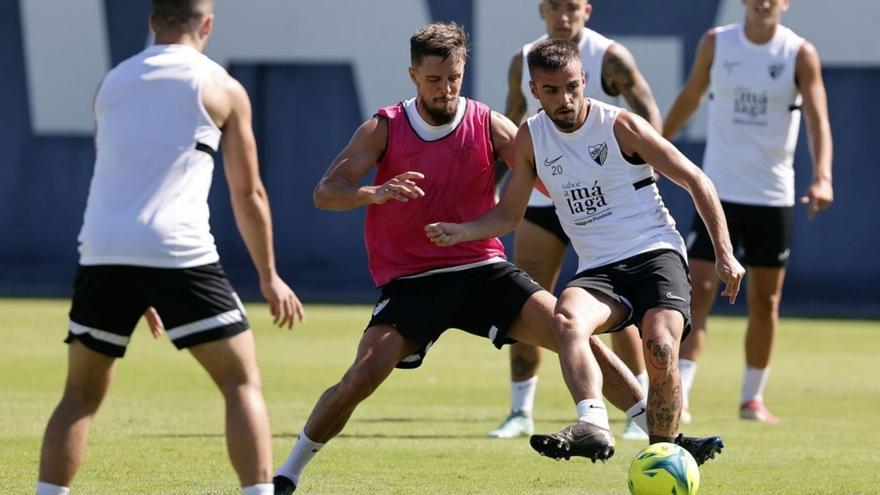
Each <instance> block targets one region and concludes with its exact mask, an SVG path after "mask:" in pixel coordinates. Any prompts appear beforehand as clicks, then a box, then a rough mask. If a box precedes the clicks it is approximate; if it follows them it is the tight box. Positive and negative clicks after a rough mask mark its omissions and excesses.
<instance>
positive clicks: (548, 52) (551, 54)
mask: <svg viewBox="0 0 880 495" xmlns="http://www.w3.org/2000/svg"><path fill="white" fill-rule="evenodd" d="M580 59H581V51H580V50H579V49H578V46H577V44H576V43H575V42H574V41H571V40H554V39H546V40H543V41H539V42H537V43H535V46H533V47H532V49H531V50H529V53H528V55H527V56H526V60H527V61H528V64H529V73H530V74H532V73H534V72H535V70H536V69H541V70H546V71H557V70H560V69H564V68H566V67H568V65H569V64H571V63H572V62H574V61H575V60H577V61H580Z"/></svg>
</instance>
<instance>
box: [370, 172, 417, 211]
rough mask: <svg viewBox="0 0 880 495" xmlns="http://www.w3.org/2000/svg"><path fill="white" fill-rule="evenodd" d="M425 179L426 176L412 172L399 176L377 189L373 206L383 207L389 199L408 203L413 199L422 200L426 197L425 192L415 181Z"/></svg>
mask: <svg viewBox="0 0 880 495" xmlns="http://www.w3.org/2000/svg"><path fill="white" fill-rule="evenodd" d="M424 178H425V176H424V174H421V173H419V172H412V171H410V172H404V173H402V174H400V175H398V176H397V177H395V178H393V179H391V180H389V181H388V182H386V183H384V184H382V185H381V186H378V187H376V189H375V191H374V192H373V204H377V205H381V204H382V203H384V202H386V201H388V200H389V199H393V200H395V201H400V202H401V203H406V202H408V201H409V200H411V199H418V198H421V197H422V196H424V195H425V191H422V188H420V187H419V186H417V185H416V183H415V181H416V180H419V179H424Z"/></svg>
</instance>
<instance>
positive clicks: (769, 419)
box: [739, 399, 779, 425]
mask: <svg viewBox="0 0 880 495" xmlns="http://www.w3.org/2000/svg"><path fill="white" fill-rule="evenodd" d="M739 417H740V419H750V420H753V421H760V422H761V423H765V424H768V425H778V424H779V418H777V417H776V416H774V415H773V413H772V412H770V410H769V409H767V406H765V405H764V402H763V401H760V400H757V399H752V400H750V401H746V402H744V403H742V404H741V405H740V406H739Z"/></svg>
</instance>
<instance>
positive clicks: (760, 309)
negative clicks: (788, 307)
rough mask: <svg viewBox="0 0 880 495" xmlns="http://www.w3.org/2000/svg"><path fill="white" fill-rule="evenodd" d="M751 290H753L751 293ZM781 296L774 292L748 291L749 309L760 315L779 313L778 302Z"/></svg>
mask: <svg viewBox="0 0 880 495" xmlns="http://www.w3.org/2000/svg"><path fill="white" fill-rule="evenodd" d="M751 292H754V294H752V293H751ZM781 299H782V298H781V297H780V295H779V294H776V293H771V294H767V293H761V292H760V291H750V293H749V311H752V312H754V313H757V314H762V315H768V316H769V315H774V314H777V313H779V302H780V301H781Z"/></svg>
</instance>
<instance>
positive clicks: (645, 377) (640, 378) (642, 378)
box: [636, 371, 648, 396]
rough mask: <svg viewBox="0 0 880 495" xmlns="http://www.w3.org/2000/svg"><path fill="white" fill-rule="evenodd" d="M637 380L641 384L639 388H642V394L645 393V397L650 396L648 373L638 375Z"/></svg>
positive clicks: (643, 372)
mask: <svg viewBox="0 0 880 495" xmlns="http://www.w3.org/2000/svg"><path fill="white" fill-rule="evenodd" d="M636 380H638V382H639V386H640V387H642V392H644V393H645V396H647V395H648V372H647V371H642V372H641V373H639V374H638V375H636Z"/></svg>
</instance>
